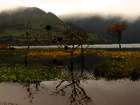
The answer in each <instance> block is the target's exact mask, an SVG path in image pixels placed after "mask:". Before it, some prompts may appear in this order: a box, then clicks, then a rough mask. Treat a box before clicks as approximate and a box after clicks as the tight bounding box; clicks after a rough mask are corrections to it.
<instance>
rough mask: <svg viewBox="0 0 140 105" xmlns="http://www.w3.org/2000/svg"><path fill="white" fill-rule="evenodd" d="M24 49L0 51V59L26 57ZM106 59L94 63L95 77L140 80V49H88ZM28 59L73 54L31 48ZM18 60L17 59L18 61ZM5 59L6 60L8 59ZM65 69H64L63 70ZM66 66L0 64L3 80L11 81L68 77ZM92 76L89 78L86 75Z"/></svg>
mask: <svg viewBox="0 0 140 105" xmlns="http://www.w3.org/2000/svg"><path fill="white" fill-rule="evenodd" d="M24 54H25V51H24V50H23V49H20V50H19V49H16V50H8V49H3V50H0V58H1V60H2V61H3V62H4V60H6V61H9V60H11V62H12V61H13V59H18V60H19V59H23V60H24ZM74 55H75V56H79V55H80V50H79V49H78V50H76V51H75V52H74ZM87 55H90V56H93V59H94V57H100V58H105V60H102V61H100V63H98V64H96V65H95V70H93V76H94V77H95V78H96V79H100V78H106V79H107V80H114V79H125V78H129V79H131V80H138V79H140V52H139V51H105V50H92V49H86V50H85V56H87ZM28 57H29V59H30V60H31V59H34V58H36V59H38V60H39V59H40V58H47V57H49V58H52V59H53V58H59V57H60V58H66V57H70V53H69V51H64V50H62V49H61V50H58V49H44V50H41V49H32V50H30V51H29V53H28ZM18 60H17V61H18ZM6 61H5V62H6ZM61 69H63V70H61ZM65 71H67V70H65V67H62V68H59V69H57V66H55V65H51V66H42V65H38V66H37V65H31V66H28V67H25V66H24V65H23V64H18V63H17V64H11V65H10V64H3V63H1V66H0V81H12V82H35V81H46V80H57V79H66V78H69V75H68V74H67V73H66V72H65ZM84 78H87V79H89V78H88V77H84Z"/></svg>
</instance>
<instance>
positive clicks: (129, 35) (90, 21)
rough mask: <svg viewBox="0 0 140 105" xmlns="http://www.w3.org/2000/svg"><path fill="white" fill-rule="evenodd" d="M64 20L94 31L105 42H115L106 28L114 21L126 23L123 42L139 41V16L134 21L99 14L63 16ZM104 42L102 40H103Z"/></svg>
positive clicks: (88, 30)
mask: <svg viewBox="0 0 140 105" xmlns="http://www.w3.org/2000/svg"><path fill="white" fill-rule="evenodd" d="M63 21H64V22H66V23H67V22H68V23H72V24H74V25H76V26H78V27H81V28H82V29H84V30H86V31H87V32H91V33H96V34H97V36H98V37H99V38H100V39H103V40H105V42H106V43H116V38H115V37H114V36H111V35H109V34H108V33H107V28H108V27H109V26H111V25H112V24H114V23H122V22H123V23H126V24H127V25H128V28H127V30H125V31H124V32H123V41H122V42H123V43H140V29H139V27H140V18H137V19H136V20H135V21H129V20H125V19H123V18H121V17H119V16H118V17H117V16H111V17H103V16H100V15H94V16H86V17H79V16H78V17H77V16H75V17H69V18H63ZM103 43H104V42H103Z"/></svg>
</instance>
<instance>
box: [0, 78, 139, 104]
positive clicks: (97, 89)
mask: <svg viewBox="0 0 140 105" xmlns="http://www.w3.org/2000/svg"><path fill="white" fill-rule="evenodd" d="M56 84H57V82H53V81H49V82H43V83H42V86H43V87H44V86H45V87H46V88H42V90H41V91H40V92H39V93H37V94H35V100H34V102H33V104H32V105H66V103H65V102H67V97H62V96H53V95H48V93H49V94H50V93H51V91H52V90H54V86H56ZM82 86H83V88H84V89H86V91H87V93H88V95H89V96H91V97H92V99H93V101H94V103H95V104H96V105H133V104H135V105H139V103H140V100H139V97H140V93H139V91H140V81H138V82H132V81H128V80H118V81H109V82H108V81H104V80H98V81H95V80H89V81H84V82H83V83H82ZM0 93H1V94H0V102H5V101H8V102H13V103H21V104H19V105H25V104H26V105H29V104H27V103H28V99H27V98H26V97H25V91H24V89H23V88H22V86H20V85H18V84H12V83H9V84H8V83H1V84H0ZM91 105H93V104H91Z"/></svg>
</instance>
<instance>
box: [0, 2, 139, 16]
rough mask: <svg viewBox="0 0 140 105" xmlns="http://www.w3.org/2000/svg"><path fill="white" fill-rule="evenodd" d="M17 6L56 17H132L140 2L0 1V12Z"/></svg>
mask: <svg viewBox="0 0 140 105" xmlns="http://www.w3.org/2000/svg"><path fill="white" fill-rule="evenodd" d="M19 6H27V7H28V6H30V7H34V6H35V7H39V8H41V9H43V10H45V11H46V12H53V13H55V14H56V15H65V14H75V13H78V14H79V13H83V14H84V13H88V14H93V13H99V14H121V15H125V16H130V17H132V16H138V15H139V14H140V7H139V6H140V0H0V11H1V10H4V9H11V8H15V7H19Z"/></svg>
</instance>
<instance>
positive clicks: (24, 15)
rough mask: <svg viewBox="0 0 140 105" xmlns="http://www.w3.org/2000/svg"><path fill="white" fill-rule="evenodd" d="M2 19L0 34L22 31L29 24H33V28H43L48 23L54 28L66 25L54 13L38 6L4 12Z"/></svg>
mask: <svg viewBox="0 0 140 105" xmlns="http://www.w3.org/2000/svg"><path fill="white" fill-rule="evenodd" d="M0 20H1V21H0V34H7V35H8V34H10V35H11V34H13V35H15V34H16V32H17V33H22V31H23V30H25V29H26V28H25V26H26V25H27V24H31V27H32V28H33V29H34V28H35V29H43V28H44V27H45V26H46V25H50V26H51V27H52V29H55V28H56V27H57V29H58V28H62V27H64V24H63V22H62V21H61V20H60V19H59V18H58V17H57V16H55V15H54V14H53V13H46V12H44V11H43V10H41V9H39V8H36V7H30V8H19V9H17V10H14V11H10V12H7V11H6V12H2V13H0Z"/></svg>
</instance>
